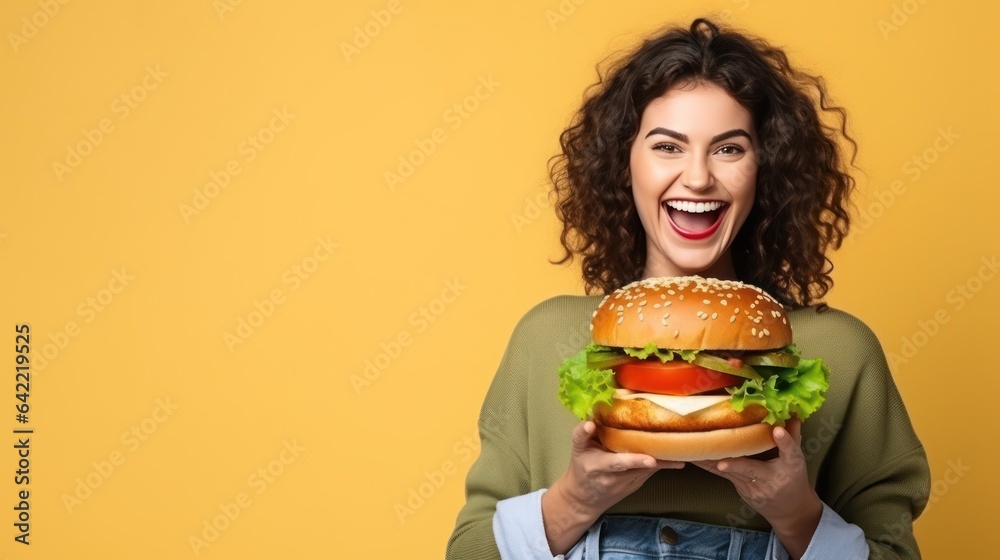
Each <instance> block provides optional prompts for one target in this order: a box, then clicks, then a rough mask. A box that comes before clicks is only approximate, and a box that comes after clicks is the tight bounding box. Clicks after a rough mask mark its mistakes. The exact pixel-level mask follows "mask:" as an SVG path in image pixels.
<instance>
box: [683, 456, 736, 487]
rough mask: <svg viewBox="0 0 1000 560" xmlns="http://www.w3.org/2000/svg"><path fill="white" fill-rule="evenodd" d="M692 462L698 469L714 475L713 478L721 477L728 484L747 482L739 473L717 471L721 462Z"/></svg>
mask: <svg viewBox="0 0 1000 560" xmlns="http://www.w3.org/2000/svg"><path fill="white" fill-rule="evenodd" d="M692 462H693V463H694V464H695V465H696V466H698V467H700V468H702V469H705V470H706V471H708V472H710V473H712V474H714V475H715V476H718V477H722V478H724V479H726V480H728V481H729V482H733V483H736V482H740V483H743V482H747V481H748V480H749V479H748V478H747V477H746V476H743V475H741V474H740V473H734V472H727V471H721V470H719V464H720V463H722V461H692Z"/></svg>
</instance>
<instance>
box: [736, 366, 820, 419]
mask: <svg viewBox="0 0 1000 560" xmlns="http://www.w3.org/2000/svg"><path fill="white" fill-rule="evenodd" d="M796 352H797V349H796ZM757 370H758V371H760V373H761V375H762V376H765V378H764V381H755V380H752V379H748V380H746V381H745V382H743V385H742V386H741V387H740V388H739V389H727V390H728V391H729V392H730V394H731V395H732V397H731V398H730V401H729V402H730V403H731V404H732V406H733V409H734V410H736V411H737V412H741V411H742V410H743V409H744V408H746V407H747V406H748V405H751V404H759V405H761V406H763V407H764V408H766V409H767V416H766V417H765V418H764V422H767V423H769V424H775V423H779V422H781V423H784V421H785V420H788V419H789V418H791V417H792V414H795V415H796V416H798V417H799V418H800V419H802V420H805V419H806V418H808V417H809V415H810V414H812V413H813V412H815V411H816V409H818V408H819V407H820V405H822V404H823V401H824V400H826V391H827V389H829V387H830V385H829V375H830V368H828V367H827V366H826V364H824V363H823V360H822V359H820V358H816V359H812V360H800V361H799V365H798V366H797V367H794V368H780V367H762V366H758V367H757ZM768 375H770V377H768Z"/></svg>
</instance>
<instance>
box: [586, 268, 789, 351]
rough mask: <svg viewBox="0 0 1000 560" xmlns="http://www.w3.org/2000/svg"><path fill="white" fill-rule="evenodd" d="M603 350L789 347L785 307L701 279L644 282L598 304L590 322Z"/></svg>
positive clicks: (742, 288) (745, 287)
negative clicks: (610, 348) (647, 347)
mask: <svg viewBox="0 0 1000 560" xmlns="http://www.w3.org/2000/svg"><path fill="white" fill-rule="evenodd" d="M590 328H591V334H592V336H593V339H594V342H596V343H597V344H602V345H605V346H618V347H626V346H631V347H640V348H641V347H644V346H646V345H647V344H649V343H650V342H652V343H655V344H656V346H657V347H659V348H668V349H684V350H688V349H690V350H769V349H773V348H781V347H784V346H787V345H789V344H791V343H792V326H791V324H789V322H788V318H787V315H786V313H785V308H784V307H783V306H782V305H781V304H780V303H778V301H777V300H775V299H774V298H772V297H771V296H770V295H768V294H767V293H766V292H764V291H763V290H761V289H760V288H758V287H756V286H753V285H751V284H746V283H744V282H739V281H736V280H718V279H715V278H702V277H701V276H677V277H663V278H646V279H644V280H638V281H636V282H632V283H631V284H628V285H626V286H623V287H621V288H619V289H617V290H615V291H614V292H612V293H611V294H608V295H607V296H605V297H604V299H603V300H602V301H601V304H600V305H599V306H598V307H597V310H595V311H594V316H593V321H592V322H591V327H590Z"/></svg>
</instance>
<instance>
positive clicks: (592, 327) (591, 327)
mask: <svg viewBox="0 0 1000 560" xmlns="http://www.w3.org/2000/svg"><path fill="white" fill-rule="evenodd" d="M590 330H591V332H593V330H594V325H593V324H591V325H590Z"/></svg>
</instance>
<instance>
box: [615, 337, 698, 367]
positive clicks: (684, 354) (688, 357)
mask: <svg viewBox="0 0 1000 560" xmlns="http://www.w3.org/2000/svg"><path fill="white" fill-rule="evenodd" d="M623 350H625V353H626V354H628V355H629V356H633V357H636V358H639V359H641V360H645V359H646V358H648V357H649V356H656V357H657V358H659V359H660V361H661V362H663V363H667V362H669V361H670V360H673V359H674V357H675V355H676V357H678V358H680V359H682V360H684V361H685V362H687V363H691V362H693V361H694V357H695V356H696V355H697V354H698V351H697V350H663V349H660V348H657V347H656V344H654V343H652V342H650V343H649V344H647V345H646V346H645V347H644V348H623Z"/></svg>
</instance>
